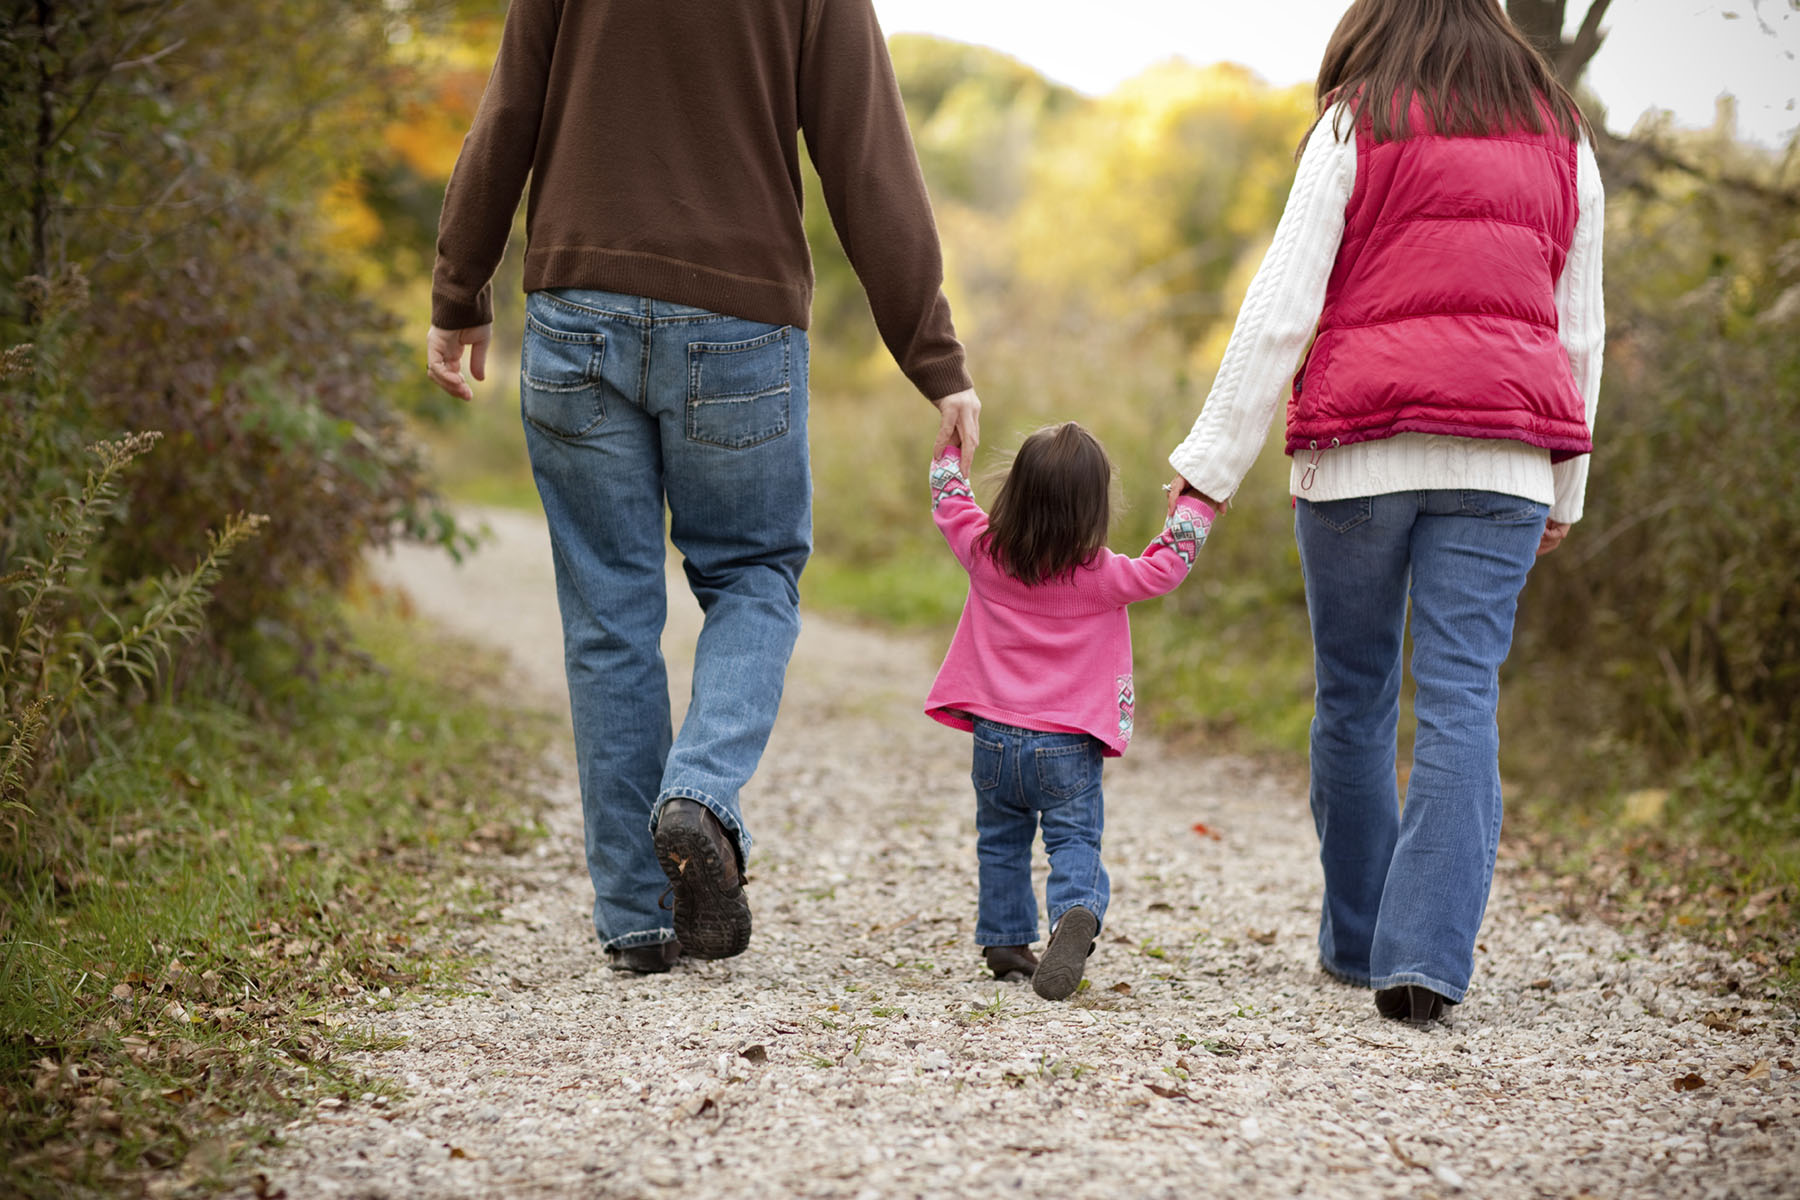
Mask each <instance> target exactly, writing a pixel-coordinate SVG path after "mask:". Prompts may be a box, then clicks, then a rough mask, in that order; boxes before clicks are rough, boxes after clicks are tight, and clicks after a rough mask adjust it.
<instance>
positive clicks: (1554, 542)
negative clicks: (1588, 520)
mask: <svg viewBox="0 0 1800 1200" xmlns="http://www.w3.org/2000/svg"><path fill="white" fill-rule="evenodd" d="M1568 536H1569V527H1568V526H1567V525H1566V524H1564V523H1563V522H1561V521H1546V522H1544V536H1543V537H1541V538H1539V539H1538V548H1537V556H1538V557H1539V558H1542V557H1544V555H1546V554H1548V553H1550V552H1551V551H1552V550H1554V549H1556V548H1557V547H1558V546H1560V545H1562V540H1563V539H1564V538H1566V537H1568Z"/></svg>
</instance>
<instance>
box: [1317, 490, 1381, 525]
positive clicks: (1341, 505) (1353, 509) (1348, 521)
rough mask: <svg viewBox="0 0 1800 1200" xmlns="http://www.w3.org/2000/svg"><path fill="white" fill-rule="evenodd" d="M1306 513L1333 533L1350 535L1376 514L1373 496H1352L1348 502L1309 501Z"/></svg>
mask: <svg viewBox="0 0 1800 1200" xmlns="http://www.w3.org/2000/svg"><path fill="white" fill-rule="evenodd" d="M1306 511H1307V512H1309V513H1311V514H1312V516H1313V519H1314V520H1315V521H1317V522H1318V523H1319V524H1321V525H1323V526H1324V527H1325V528H1327V529H1329V530H1331V531H1332V532H1333V533H1349V532H1350V531H1351V530H1352V529H1355V528H1356V527H1357V526H1358V525H1361V524H1362V523H1363V522H1365V521H1367V520H1369V518H1370V517H1372V516H1373V515H1374V513H1375V500H1374V498H1373V497H1371V496H1352V497H1351V498H1350V499H1348V500H1308V501H1307V502H1306Z"/></svg>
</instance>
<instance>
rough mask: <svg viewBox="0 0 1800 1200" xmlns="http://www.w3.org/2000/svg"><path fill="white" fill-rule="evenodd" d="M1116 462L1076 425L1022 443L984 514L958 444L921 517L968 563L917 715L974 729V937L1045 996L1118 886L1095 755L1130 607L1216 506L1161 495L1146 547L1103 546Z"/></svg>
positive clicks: (1194, 548)
mask: <svg viewBox="0 0 1800 1200" xmlns="http://www.w3.org/2000/svg"><path fill="white" fill-rule="evenodd" d="M1111 483H1112V463H1111V462H1110V461H1108V459H1107V457H1106V451H1104V450H1103V449H1101V448H1100V443H1099V442H1097V441H1095V440H1094V438H1093V436H1092V435H1091V434H1089V433H1088V431H1087V430H1085V429H1083V428H1082V427H1081V426H1079V425H1077V424H1075V423H1074V422H1072V421H1071V422H1069V423H1068V424H1066V425H1058V426H1055V427H1054V428H1050V429H1042V430H1039V431H1038V432H1037V433H1034V434H1032V435H1031V436H1030V437H1028V438H1026V439H1025V444H1024V445H1022V446H1020V447H1019V453H1018V456H1017V457H1016V458H1014V460H1013V465H1012V471H1011V472H1010V473H1009V474H1008V476H1007V478H1006V482H1005V483H1004V484H1003V485H1002V486H1001V488H1000V493H999V496H998V497H997V498H996V499H995V502H994V513H993V516H992V518H991V519H990V518H989V516H988V514H986V513H984V512H983V511H982V510H981V507H980V505H978V504H976V503H975V498H974V496H973V495H972V494H971V493H970V491H969V481H968V479H967V477H966V476H965V475H964V474H963V469H962V458H961V454H960V453H959V451H958V450H957V448H956V447H954V446H952V447H950V448H949V449H947V450H946V451H945V452H944V455H943V457H941V458H939V459H938V460H937V461H936V462H934V463H932V464H931V514H932V518H933V519H934V520H935V521H936V522H937V525H938V528H939V529H940V530H942V531H943V534H944V538H945V540H946V541H948V542H949V543H950V549H951V550H952V551H953V552H954V553H955V554H956V559H957V561H958V562H960V563H961V564H962V565H963V569H964V570H966V571H968V573H969V595H968V599H967V601H965V603H964V604H963V612H962V620H961V621H960V622H959V623H958V624H957V627H956V636H955V638H954V639H952V641H951V643H950V651H949V653H948V654H947V655H946V656H945V658H944V665H943V667H942V668H941V669H940V670H939V671H938V676H937V682H936V683H934V684H933V685H932V688H931V695H930V696H929V697H928V698H927V700H926V701H925V711H926V712H927V713H929V714H930V715H931V716H932V717H934V718H936V719H937V720H939V721H942V722H943V723H944V724H946V725H949V726H952V727H954V728H956V729H967V730H971V731H973V733H974V735H975V766H974V771H973V773H972V777H973V780H974V783H975V828H976V854H977V857H978V858H979V859H980V863H981V901H980V906H979V918H978V920H977V922H976V926H975V941H976V943H977V944H978V945H980V946H982V947H983V948H984V954H985V957H986V959H987V964H988V967H989V969H991V970H992V971H993V972H994V977H995V978H997V979H1008V978H1018V977H1020V976H1024V975H1030V976H1031V983H1032V987H1033V988H1034V989H1035V990H1036V992H1037V994H1038V995H1040V996H1042V997H1044V998H1045V999H1047V1000H1061V999H1063V998H1064V997H1066V996H1068V995H1069V994H1070V993H1072V992H1073V991H1074V990H1075V989H1076V987H1077V986H1078V985H1079V984H1080V983H1081V977H1082V974H1083V972H1084V971H1085V970H1086V967H1087V957H1088V955H1089V954H1090V953H1092V952H1093V946H1094V937H1095V935H1096V934H1098V933H1099V931H1100V923H1101V921H1102V920H1103V919H1104V918H1105V916H1106V902H1107V898H1108V896H1109V894H1110V890H1109V887H1108V883H1107V878H1106V868H1104V867H1102V866H1101V865H1100V830H1101V825H1102V823H1103V817H1104V813H1103V810H1102V805H1101V795H1100V760H1101V759H1102V758H1114V757H1117V756H1118V755H1120V754H1122V753H1124V750H1125V746H1126V743H1128V742H1129V741H1130V740H1131V726H1132V700H1133V693H1132V687H1131V625H1130V623H1129V621H1128V620H1127V618H1126V615H1125V606H1126V605H1128V604H1130V603H1131V602H1132V601H1134V600H1143V599H1146V598H1148V597H1150V596H1160V595H1162V594H1163V593H1165V592H1168V591H1172V590H1173V589H1174V588H1175V587H1176V585H1178V584H1179V583H1180V582H1181V581H1182V580H1183V579H1185V578H1187V573H1188V569H1189V568H1190V567H1192V566H1193V564H1194V556H1195V554H1196V553H1197V552H1198V551H1199V549H1200V547H1201V545H1203V544H1204V543H1205V541H1206V533H1207V530H1208V529H1209V528H1210V527H1211V525H1212V519H1213V507H1212V506H1211V505H1210V504H1207V503H1206V502H1204V501H1202V500H1199V499H1197V498H1194V497H1191V496H1189V497H1182V498H1180V499H1179V500H1178V502H1177V503H1175V504H1174V505H1172V506H1171V512H1170V514H1169V518H1168V521H1167V522H1166V523H1165V525H1164V527H1163V532H1162V533H1161V534H1160V535H1158V537H1157V538H1156V540H1154V541H1152V542H1151V543H1150V545H1149V546H1148V547H1147V548H1146V549H1145V551H1144V554H1143V557H1141V558H1127V557H1125V556H1124V555H1120V554H1114V553H1113V552H1112V551H1110V550H1108V549H1107V548H1106V546H1105V541H1106V527H1107V521H1108V493H1109V490H1110V486H1111ZM1040 825H1041V826H1042V829H1043V834H1044V850H1045V852H1046V853H1047V854H1048V855H1049V858H1050V881H1049V885H1048V887H1047V889H1046V892H1047V895H1046V896H1045V900H1046V903H1047V906H1048V908H1049V910H1050V944H1049V945H1048V946H1047V947H1046V948H1045V950H1044V958H1043V961H1042V962H1039V961H1038V960H1037V958H1036V957H1035V956H1033V954H1032V952H1031V943H1032V942H1034V941H1036V940H1037V936H1038V909H1037V897H1036V895H1035V894H1034V892H1033V890H1032V886H1031V846H1032V842H1033V841H1034V840H1035V836H1036V834H1037V831H1038V829H1039V827H1040Z"/></svg>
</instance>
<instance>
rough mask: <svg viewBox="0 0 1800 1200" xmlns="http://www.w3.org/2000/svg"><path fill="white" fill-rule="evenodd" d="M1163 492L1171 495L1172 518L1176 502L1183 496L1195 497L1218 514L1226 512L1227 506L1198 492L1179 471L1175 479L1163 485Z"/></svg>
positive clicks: (1169, 512)
mask: <svg viewBox="0 0 1800 1200" xmlns="http://www.w3.org/2000/svg"><path fill="white" fill-rule="evenodd" d="M1163 491H1165V492H1167V493H1169V511H1168V513H1167V515H1168V516H1171V517H1172V516H1174V515H1175V502H1176V501H1177V500H1180V499H1181V498H1182V497H1183V496H1193V497H1194V498H1195V499H1197V500H1203V501H1205V502H1206V503H1207V504H1209V505H1211V506H1212V510H1213V511H1214V512H1216V513H1222V512H1224V511H1225V504H1224V502H1223V501H1219V500H1214V499H1213V498H1212V497H1211V496H1208V495H1207V494H1206V493H1205V492H1201V491H1198V490H1196V489H1195V487H1194V485H1193V484H1191V483H1189V482H1188V481H1187V480H1186V479H1184V478H1183V477H1182V475H1181V473H1180V472H1179V471H1177V472H1176V473H1175V478H1173V479H1171V480H1169V482H1167V483H1165V484H1163Z"/></svg>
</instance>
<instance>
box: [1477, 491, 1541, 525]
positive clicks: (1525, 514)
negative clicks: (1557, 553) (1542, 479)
mask: <svg viewBox="0 0 1800 1200" xmlns="http://www.w3.org/2000/svg"><path fill="white" fill-rule="evenodd" d="M1549 511H1550V509H1549V506H1548V505H1544V504H1539V503H1538V502H1537V501H1535V500H1527V499H1525V498H1524V497H1523V496H1508V495H1507V494H1505V493H1504V492H1482V491H1475V490H1473V489H1469V488H1465V489H1464V490H1463V493H1462V512H1463V515H1464V516H1465V517H1486V518H1487V519H1488V520H1490V521H1493V522H1495V523H1496V524H1500V525H1523V524H1528V523H1530V522H1532V521H1537V520H1541V519H1542V518H1543V517H1544V514H1546V513H1547V512H1549Z"/></svg>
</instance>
